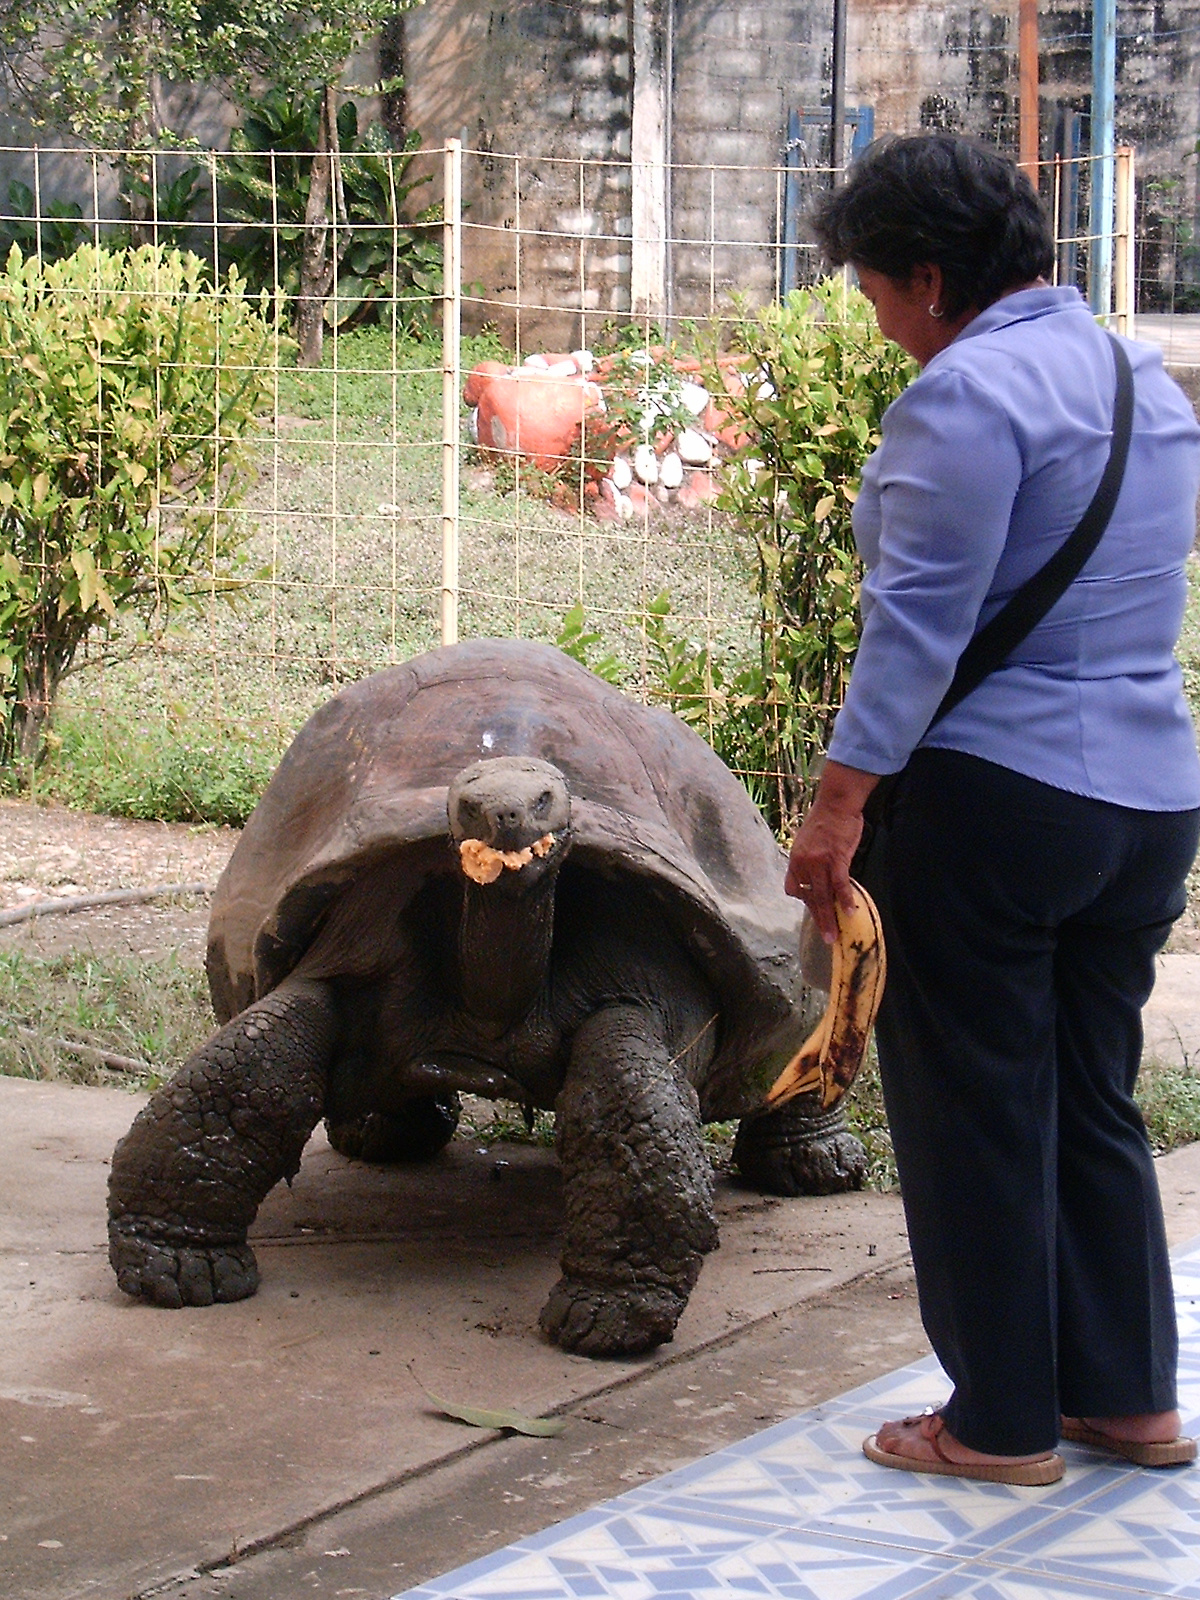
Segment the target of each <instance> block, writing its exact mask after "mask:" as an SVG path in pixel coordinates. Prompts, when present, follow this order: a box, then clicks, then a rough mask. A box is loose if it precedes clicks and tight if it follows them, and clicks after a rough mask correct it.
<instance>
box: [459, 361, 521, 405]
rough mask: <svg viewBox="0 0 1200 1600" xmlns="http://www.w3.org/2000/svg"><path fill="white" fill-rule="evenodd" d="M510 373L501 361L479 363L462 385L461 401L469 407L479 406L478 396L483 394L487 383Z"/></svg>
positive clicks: (509, 369) (509, 368) (508, 368)
mask: <svg viewBox="0 0 1200 1600" xmlns="http://www.w3.org/2000/svg"><path fill="white" fill-rule="evenodd" d="M511 371H512V368H511V367H509V366H506V365H505V363H504V362H503V361H481V362H480V363H479V365H478V366H475V367H472V368H471V371H470V374H469V375H468V377H467V381H466V383H465V384H464V385H463V399H464V400H465V401H466V402H467V404H468V405H469V406H477V405H478V404H479V396H480V395H481V394H482V393H483V391H484V389H485V388H486V386H487V385H488V383H489V382H490V381H491V380H492V379H493V378H495V377H498V376H500V374H501V373H503V374H504V375H505V376H507V375H508V373H510V372H511Z"/></svg>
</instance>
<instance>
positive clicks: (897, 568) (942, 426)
mask: <svg viewBox="0 0 1200 1600" xmlns="http://www.w3.org/2000/svg"><path fill="white" fill-rule="evenodd" d="M1022 469H1023V463H1022V457H1021V449H1020V446H1019V444H1018V441H1017V438H1016V436H1015V434H1014V431H1013V424H1012V421H1011V419H1010V417H1009V416H1008V415H1007V414H1006V412H1005V411H1004V410H1003V408H1002V407H1000V406H999V405H997V404H996V403H995V402H994V401H993V400H992V399H991V398H990V397H989V396H988V394H987V393H986V391H985V390H983V389H982V388H981V387H980V386H979V385H978V384H977V383H975V382H973V381H972V380H971V379H970V378H968V377H965V376H964V375H963V374H962V373H961V372H958V371H955V370H953V369H950V370H946V371H944V372H938V371H937V370H936V369H935V370H934V371H927V372H925V373H924V374H922V376H921V377H920V378H919V379H918V380H917V381H916V382H915V383H914V384H913V385H912V387H911V388H910V389H908V390H906V391H905V393H904V394H902V395H901V396H900V398H899V399H898V400H896V401H895V402H894V404H893V405H892V406H891V408H890V409H889V411H888V413H887V415H886V417H885V419H884V425H883V430H882V439H881V443H880V445H879V448H878V450H877V451H876V453H875V456H874V458H873V459H872V462H871V464H870V472H869V480H870V492H871V493H873V494H875V495H877V497H878V517H879V545H878V552H877V559H876V560H874V561H873V562H872V561H871V552H870V551H869V550H868V551H865V552H864V553H865V554H866V557H867V561H868V565H869V568H870V570H869V571H868V573H867V576H866V578H865V579H864V582H863V606H862V610H863V617H864V622H863V631H862V638H861V640H860V643H859V648H858V654H857V656H856V658H855V662H854V671H853V674H852V676H851V681H850V686H849V689H848V690H847V693H846V699H845V702H844V704H843V706H842V709H841V711H840V713H839V714H838V718H837V722H836V724H835V726H834V732H833V738H832V740H831V742H830V746H829V756H830V759H831V760H834V761H839V762H841V763H843V764H844V765H845V766H849V767H857V768H859V769H860V770H861V771H864V772H877V773H881V774H882V773H890V772H898V771H899V770H900V768H901V767H903V766H904V764H905V762H906V761H907V760H908V758H909V756H910V755H911V754H912V752H913V750H914V749H915V748H916V746H917V744H918V743H919V742H920V740H921V737H922V735H923V734H924V733H925V730H926V729H927V728H928V726H929V723H930V720H931V719H932V717H933V714H934V712H935V711H936V710H937V707H938V705H939V703H940V702H941V699H942V696H943V694H945V692H946V690H947V688H948V687H949V685H950V680H951V678H952V677H953V676H954V669H955V666H956V665H957V662H958V658H959V656H960V655H961V654H962V652H963V649H964V648H965V646H966V644H967V642H968V641H969V639H970V638H971V635H972V634H973V633H974V632H975V629H976V626H977V623H978V620H979V614H980V610H981V608H982V606H983V602H984V599H985V597H986V596H987V593H988V590H989V589H990V587H991V584H992V580H993V578H994V576H995V572H996V566H997V563H998V562H999V560H1000V556H1001V553H1002V552H1003V550H1004V545H1005V540H1006V538H1007V535H1008V527H1009V521H1010V518H1011V516H1012V509H1013V502H1014V500H1015V498H1016V495H1017V491H1018V489H1019V488H1020V485H1021V479H1022ZM866 488H867V485H866V484H864V490H866Z"/></svg>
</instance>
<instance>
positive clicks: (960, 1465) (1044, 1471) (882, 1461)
mask: <svg viewBox="0 0 1200 1600" xmlns="http://www.w3.org/2000/svg"><path fill="white" fill-rule="evenodd" d="M914 1425H915V1426H916V1428H917V1431H918V1432H919V1433H920V1435H921V1437H922V1439H928V1441H929V1443H930V1444H931V1445H932V1446H933V1453H934V1455H935V1456H936V1457H937V1460H936V1461H921V1460H918V1459H917V1458H916V1457H915V1456H902V1455H898V1454H897V1453H896V1452H895V1451H893V1450H884V1449H882V1448H881V1447H880V1445H879V1442H878V1440H879V1435H878V1434H875V1433H873V1434H872V1435H871V1436H870V1438H869V1439H864V1440H863V1455H865V1456H866V1458H867V1460H868V1461H874V1462H875V1464H876V1465H877V1466H880V1467H896V1468H898V1469H899V1470H900V1471H901V1472H932V1473H938V1474H940V1475H941V1476H943V1477H947V1478H974V1479H977V1480H979V1481H980V1482H983V1483H1013V1484H1018V1485H1022V1486H1024V1487H1037V1486H1039V1485H1042V1484H1047V1483H1057V1482H1058V1480H1059V1479H1060V1478H1061V1477H1062V1475H1063V1473H1064V1472H1065V1471H1066V1463H1065V1462H1064V1461H1063V1458H1062V1457H1061V1456H1060V1455H1057V1454H1055V1453H1053V1452H1051V1454H1049V1455H1047V1456H1043V1457H1042V1458H1041V1459H1040V1460H1038V1461H1012V1462H1007V1461H954V1460H952V1459H951V1458H950V1457H949V1456H948V1455H947V1454H946V1452H945V1451H944V1450H943V1449H942V1446H941V1444H940V1442H939V1439H938V1435H939V1434H940V1433H942V1432H943V1431H944V1429H945V1426H946V1419H945V1418H944V1417H943V1416H942V1413H941V1412H940V1411H926V1412H923V1413H922V1415H921V1416H919V1417H905V1418H904V1421H903V1423H902V1426H903V1427H911V1426H914Z"/></svg>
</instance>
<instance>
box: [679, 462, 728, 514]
mask: <svg viewBox="0 0 1200 1600" xmlns="http://www.w3.org/2000/svg"><path fill="white" fill-rule="evenodd" d="M719 492H720V491H719V490H718V489H717V485H716V483H715V482H714V480H713V475H712V473H711V472H689V473H688V475H687V477H686V478H685V479H684V480H683V486H682V488H680V489H679V490H678V491H677V492H676V495H675V504H676V505H680V506H684V507H686V509H687V510H689V511H694V510H695V509H696V508H697V507H698V506H707V505H711V504H712V502H713V501H714V500H715V499H716V498H717V495H718V493H719Z"/></svg>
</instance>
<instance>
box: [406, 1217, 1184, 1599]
mask: <svg viewBox="0 0 1200 1600" xmlns="http://www.w3.org/2000/svg"><path fill="white" fill-rule="evenodd" d="M1175 1287H1176V1294H1177V1297H1178V1305H1179V1332H1180V1348H1181V1354H1180V1391H1181V1393H1180V1407H1181V1410H1182V1411H1183V1414H1184V1420H1185V1427H1186V1431H1188V1432H1192V1433H1194V1432H1196V1430H1197V1428H1198V1427H1200V1239H1198V1240H1195V1241H1193V1243H1192V1244H1191V1246H1189V1247H1188V1248H1187V1249H1186V1250H1184V1251H1182V1252H1180V1253H1179V1254H1177V1255H1176V1257H1175ZM947 1387H948V1386H947V1384H946V1381H945V1378H944V1376H943V1375H942V1373H941V1371H940V1369H939V1368H938V1366H937V1363H936V1362H935V1361H934V1360H933V1359H932V1358H930V1359H928V1360H925V1361H921V1362H917V1363H915V1364H914V1365H913V1366H910V1367H905V1368H903V1369H902V1370H901V1371H899V1372H895V1373H892V1374H891V1375H890V1376H889V1377H886V1378H881V1379H879V1380H878V1381H877V1382H875V1383H870V1384H867V1385H865V1386H864V1387H863V1388H861V1389H856V1390H854V1391H853V1393H851V1394H847V1395H842V1396H841V1397H840V1398H838V1399H836V1400H831V1401H829V1402H827V1403H826V1404H825V1405H822V1406H818V1407H817V1408H816V1409H815V1410H813V1411H810V1412H807V1413H806V1414H805V1415H803V1416H799V1417H795V1418H793V1419H792V1420H791V1421H789V1422H782V1423H779V1424H778V1425H777V1426H775V1427H773V1428H769V1429H767V1430H766V1431H765V1432H763V1433H759V1434H755V1435H754V1436H753V1437H752V1438H750V1439H745V1440H743V1441H742V1442H741V1443H740V1444H736V1445H731V1446H729V1447H728V1448H726V1449H724V1450H719V1451H717V1452H716V1453H715V1454H714V1455H711V1456H707V1457H705V1458H704V1459H703V1460H701V1461H697V1462H695V1463H694V1464H693V1465H692V1466H690V1467H685V1468H683V1469H681V1470H680V1471H677V1472H672V1473H669V1474H668V1475H667V1476H666V1477H663V1478H659V1479H657V1480H656V1481H654V1482H652V1483H648V1484H645V1485H643V1486H641V1487H639V1488H637V1489H633V1490H631V1491H630V1492H629V1493H628V1494H623V1495H620V1496H619V1497H618V1498H617V1499H615V1500H609V1501H607V1502H606V1503H605V1504H603V1505H599V1506H596V1507H595V1508H594V1509H593V1510H591V1511H588V1512H585V1513H583V1514H582V1515H580V1516H577V1517H572V1518H571V1519H570V1520H569V1521H567V1522H562V1523H559V1524H558V1525H557V1526H556V1527H552V1528H548V1529H546V1530H545V1531H544V1532H542V1533H539V1534H536V1535H533V1536H532V1537H530V1538H526V1539H520V1540H518V1541H517V1542H516V1543H515V1544H512V1545H510V1546H508V1548H507V1549H504V1550H498V1551H496V1552H495V1553H494V1554H493V1555H490V1556H487V1557H485V1558H484V1559H483V1560H480V1561H475V1562H472V1563H471V1564H470V1565H469V1566H466V1567H460V1568H459V1569H458V1570H457V1571H456V1572H451V1573H448V1574H447V1575H446V1576H445V1577H442V1578H437V1579H434V1580H433V1581H432V1582H429V1583H425V1584H422V1585H421V1586H420V1587H419V1588H416V1589H412V1590H409V1591H408V1594H407V1596H406V1597H405V1600H593V1597H595V1600H610V1597H611V1600H655V1597H669V1600H717V1597H718V1596H720V1597H729V1596H745V1597H747V1600H748V1597H750V1596H764V1597H773V1596H778V1597H781V1600H967V1597H970V1600H1068V1597H1070V1600H1121V1597H1133V1596H1141V1595H1179V1596H1188V1597H1193V1600H1200V1466H1196V1467H1192V1468H1182V1469H1178V1468H1177V1469H1175V1470H1174V1471H1164V1472H1146V1471H1139V1470H1137V1469H1136V1468H1133V1467H1130V1466H1125V1465H1119V1464H1114V1463H1113V1461H1112V1459H1111V1458H1109V1457H1102V1456H1101V1455H1099V1454H1097V1453H1095V1452H1092V1451H1088V1450H1086V1449H1083V1448H1082V1447H1078V1446H1073V1445H1064V1446H1063V1453H1064V1455H1065V1456H1066V1459H1067V1475H1066V1477H1065V1478H1064V1479H1063V1480H1062V1481H1061V1482H1060V1483H1057V1484H1053V1485H1052V1486H1050V1487H1049V1488H1046V1489H1015V1488H1008V1487H1006V1486H1005V1485H1002V1484H982V1483H968V1482H965V1481H962V1480H959V1479H954V1478H936V1477H922V1476H916V1475H912V1474H908V1473H901V1472H895V1471H891V1470H889V1469H888V1468H886V1467H876V1466H873V1465H872V1464H871V1463H870V1462H869V1461H867V1459H866V1458H865V1457H864V1456H863V1454H862V1451H861V1444H862V1439H863V1437H864V1435H865V1434H868V1433H872V1432H873V1431H874V1430H875V1428H876V1427H877V1426H878V1424H879V1423H880V1422H881V1421H883V1420H885V1419H886V1418H888V1417H899V1416H905V1415H909V1414H911V1413H912V1412H914V1411H919V1410H920V1409H921V1408H922V1407H923V1406H925V1405H926V1404H928V1403H930V1402H931V1401H936V1400H938V1399H941V1398H942V1397H943V1396H944V1395H945V1394H946V1392H947Z"/></svg>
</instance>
